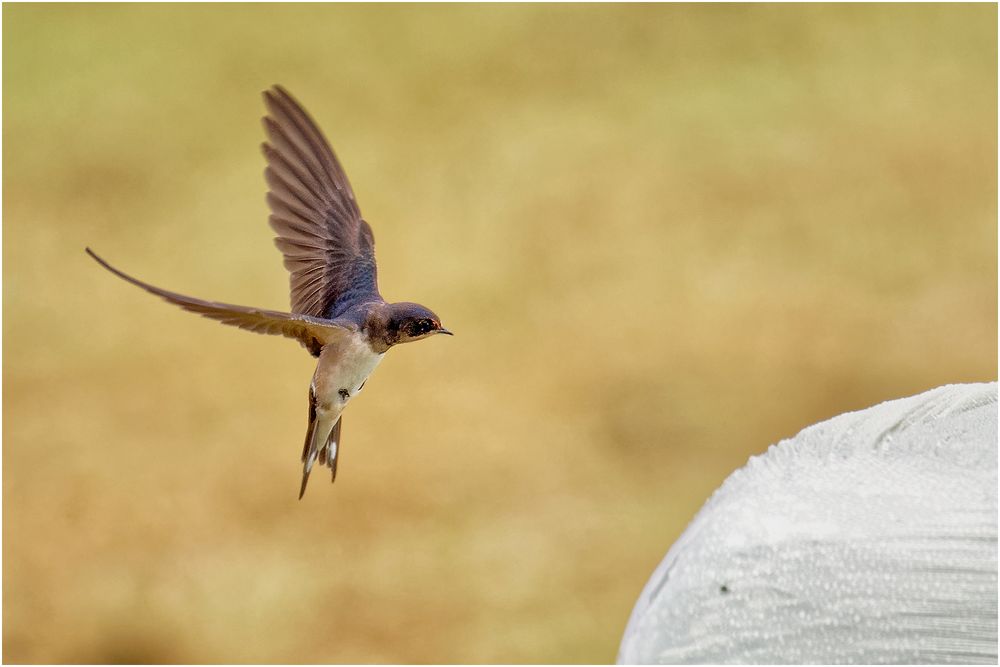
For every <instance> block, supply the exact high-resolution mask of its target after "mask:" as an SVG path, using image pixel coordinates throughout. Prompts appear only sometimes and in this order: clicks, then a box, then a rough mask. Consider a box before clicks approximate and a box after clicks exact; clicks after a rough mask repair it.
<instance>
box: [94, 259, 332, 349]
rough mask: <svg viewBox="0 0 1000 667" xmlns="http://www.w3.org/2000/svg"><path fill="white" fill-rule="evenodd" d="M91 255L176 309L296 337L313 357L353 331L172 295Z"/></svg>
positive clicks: (292, 316)
mask: <svg viewBox="0 0 1000 667" xmlns="http://www.w3.org/2000/svg"><path fill="white" fill-rule="evenodd" d="M87 254H88V255H90V256H91V257H93V258H94V259H95V260H96V261H97V263H98V264H100V265H101V266H103V267H104V268H106V269H107V270H108V271H110V272H111V273H113V274H115V275H116V276H118V277H119V278H122V279H123V280H127V281H128V282H130V283H132V284H133V285H136V286H138V287H141V288H142V289H144V290H146V291H147V292H150V293H151V294H155V295H156V296H158V297H160V298H162V299H164V300H165V301H168V302H170V303H172V304H174V305H175V306H180V307H181V308H183V309H184V310H188V311H190V312H192V313H198V314H199V315H202V316H204V317H208V318H211V319H213V320H218V321H219V322H222V323H223V324H230V325H232V326H236V327H240V328H241V329H246V330H248V331H253V332H255V333H261V334H271V335H275V336H287V337H288V338H294V339H296V340H297V341H299V342H300V343H302V346H303V347H305V348H306V349H308V350H309V352H310V353H312V355H313V356H317V357H318V356H319V353H320V350H322V348H323V346H324V345H326V344H327V343H329V342H331V341H333V340H336V339H337V338H339V337H341V336H345V335H348V334H349V333H351V331H352V329H351V328H350V327H349V326H348V325H347V324H346V323H345V324H339V323H337V322H331V321H328V320H322V319H319V318H315V317H309V316H308V315H298V314H293V313H282V312H278V311H275V310H262V309H260V308H248V307H247V306H234V305H232V304H228V303H217V302H214V301H203V300H201V299H196V298H194V297H190V296H185V295H183V294H177V293H176V292H169V291H167V290H165V289H160V288H159V287H154V286H153V285H150V284H148V283H144V282H142V281H141V280H139V279H137V278H133V277H132V276H130V275H128V274H127V273H124V272H123V271H119V270H118V269H116V268H115V267H113V266H111V265H110V264H108V263H107V262H105V261H104V260H103V259H101V258H100V257H98V256H97V253H95V252H94V251H93V250H91V249H90V248H87Z"/></svg>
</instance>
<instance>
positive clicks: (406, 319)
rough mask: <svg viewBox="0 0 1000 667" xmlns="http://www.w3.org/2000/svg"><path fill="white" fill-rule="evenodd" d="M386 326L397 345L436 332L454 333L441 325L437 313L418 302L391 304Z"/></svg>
mask: <svg viewBox="0 0 1000 667" xmlns="http://www.w3.org/2000/svg"><path fill="white" fill-rule="evenodd" d="M386 328H387V330H388V333H389V336H390V337H391V338H393V339H394V344H397V345H398V344H399V343H410V342H413V341H415V340H420V339H421V338H427V337H428V336H433V335H435V334H448V335H449V336H451V335H453V334H452V333H451V332H450V331H448V330H447V329H445V328H444V327H443V326H441V319H440V318H439V317H438V316H437V315H435V314H434V313H432V312H431V311H430V309H428V308H424V307H423V306H421V305H420V304H418V303H405V302H404V303H393V304H390V305H389V313H388V322H387V326H386Z"/></svg>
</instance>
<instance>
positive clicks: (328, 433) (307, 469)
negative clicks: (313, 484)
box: [299, 417, 341, 500]
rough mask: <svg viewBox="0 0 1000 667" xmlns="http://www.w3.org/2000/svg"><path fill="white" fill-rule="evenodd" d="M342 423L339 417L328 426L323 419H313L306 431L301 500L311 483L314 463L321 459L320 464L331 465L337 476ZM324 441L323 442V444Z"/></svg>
mask: <svg viewBox="0 0 1000 667" xmlns="http://www.w3.org/2000/svg"><path fill="white" fill-rule="evenodd" d="M340 423H341V418H340V417H338V418H337V421H336V422H334V424H333V426H330V427H327V426H326V424H329V422H326V423H325V424H324V423H323V421H322V420H313V421H312V422H311V423H310V424H309V429H308V431H307V432H306V446H305V452H304V453H303V466H302V486H301V487H300V488H299V500H302V496H303V495H305V492H306V485H307V484H308V483H309V473H311V472H312V468H313V464H315V463H316V461H317V459H318V460H319V463H320V465H327V466H330V469H331V471H332V473H333V479H336V478H337V454H338V452H339V449H340V447H339V445H340ZM321 443H322V444H321Z"/></svg>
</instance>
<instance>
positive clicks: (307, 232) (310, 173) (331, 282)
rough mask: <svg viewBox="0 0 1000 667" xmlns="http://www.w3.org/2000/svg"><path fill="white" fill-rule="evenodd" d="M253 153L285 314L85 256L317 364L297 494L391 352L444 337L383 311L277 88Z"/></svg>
mask: <svg viewBox="0 0 1000 667" xmlns="http://www.w3.org/2000/svg"><path fill="white" fill-rule="evenodd" d="M264 104H265V106H266V107H267V115H266V116H264V119H263V122H264V130H265V132H266V134H267V141H266V142H265V143H264V144H263V145H262V149H263V152H264V157H265V159H266V160H267V168H266V169H265V170H264V178H265V179H266V181H267V185H268V193H267V203H268V206H269V207H270V209H271V215H270V217H269V218H268V222H269V223H270V225H271V228H272V229H273V230H274V231H275V233H276V234H277V237H276V238H275V239H274V242H275V245H277V246H278V249H279V250H280V251H281V252H282V254H283V255H284V264H285V268H286V269H288V271H289V272H290V274H291V276H290V285H291V312H289V313H286V312H280V311H274V310H264V309H261V308H250V307H247V306H235V305H232V304H228V303H219V302H215V301H203V300H202V299H196V298H194V297H190V296H185V295H183V294H177V293H176V292H170V291H167V290H165V289H161V288H159V287H154V286H153V285H150V284H148V283H145V282H142V281H141V280H138V279H137V278H133V277H132V276H130V275H128V274H126V273H124V272H122V271H120V270H118V269H116V268H115V267H113V266H111V265H110V264H108V263H107V262H106V261H104V260H103V259H101V258H100V257H98V256H97V254H96V253H95V252H94V251H92V250H91V249H90V248H87V249H86V250H87V253H88V254H89V255H90V256H91V257H93V258H94V259H95V260H97V262H98V263H99V264H100V265H101V266H103V267H104V268H106V269H107V270H108V271H110V272H112V273H113V274H115V275H116V276H118V277H120V278H122V279H124V280H127V281H128V282H130V283H132V284H133V285H137V286H139V287H141V288H142V289H144V290H146V291H147V292H150V293H152V294H155V295H156V296H159V297H161V298H163V299H164V300H166V301H168V302H170V303H172V304H174V305H176V306H180V307H181V308H183V309H184V310H187V311H190V312H192V313H197V314H199V315H202V316H204V317H208V318H211V319H214V320H218V321H219V322H222V323H223V324H229V325H232V326H237V327H240V328H242V329H247V330H248V331H253V332H256V333H262V334H271V335H275V336H285V337H287V338H294V339H296V340H298V341H299V342H300V343H301V344H302V346H303V347H305V348H306V349H307V350H308V351H309V353H310V354H311V355H312V356H314V357H316V358H317V359H318V362H317V363H316V371H315V373H313V378H312V382H311V383H310V385H309V426H308V428H307V429H306V438H305V446H304V447H303V449H302V464H303V466H302V485H301V487H300V489H299V498H300V499H301V498H302V495H303V494H304V493H305V491H306V484H307V483H308V482H309V473H310V472H311V471H312V468H313V465H314V464H315V463H316V462H317V461H319V463H320V465H326V466H329V468H330V471H331V478H332V479H334V480H335V479H336V477H337V460H338V453H339V450H340V444H341V439H340V438H341V425H342V423H343V416H342V415H343V412H344V408H346V407H347V404H348V403H350V401H351V399H353V398H354V397H355V396H356V395H357V394H358V393H360V392H361V390H362V388H363V387H364V385H365V380H366V379H368V376H369V375H371V373H372V371H373V370H375V367H376V366H377V365H378V363H379V362H380V361H381V360H382V357H383V356H384V355H385V353H386V351H387V350H388V349H389V348H391V347H393V346H394V345H399V344H401V343H409V342H412V341H416V340H421V339H424V338H427V337H429V336H433V335H436V334H448V335H451V332H450V331H448V330H447V329H445V328H444V327H442V326H441V320H440V318H439V317H438V316H437V315H435V314H434V313H433V312H432V311H431V310H429V309H428V308H426V307H424V306H421V305H420V304H416V303H409V302H404V303H386V301H385V300H384V299H383V298H382V295H381V294H380V293H379V290H378V280H377V269H376V264H375V240H374V237H373V235H372V230H371V227H370V226H369V225H368V223H367V222H366V221H365V220H364V218H362V217H361V211H360V210H359V209H358V204H357V201H356V200H355V198H354V192H353V191H352V190H351V184H350V183H349V182H348V180H347V175H346V174H345V173H344V169H343V167H341V166H340V162H339V161H338V160H337V156H336V155H335V154H334V152H333V149H332V148H330V144H329V143H328V142H327V141H326V139H325V138H324V137H323V133H322V132H320V130H319V127H317V126H316V123H315V122H313V120H312V119H311V118H310V117H309V115H308V114H307V113H306V111H305V109H303V108H302V106H301V105H299V103H298V102H296V101H295V99H294V98H293V97H292V96H291V95H290V94H289V93H288V91H286V90H285V89H284V88H282V87H281V86H274V87H272V88H271V89H270V90H267V91H265V92H264Z"/></svg>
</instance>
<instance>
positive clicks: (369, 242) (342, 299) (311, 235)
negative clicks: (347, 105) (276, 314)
mask: <svg viewBox="0 0 1000 667" xmlns="http://www.w3.org/2000/svg"><path fill="white" fill-rule="evenodd" d="M264 104H265V105H266V106H267V112H268V115H267V116H264V130H265V132H266V133H267V142H266V143H264V144H263V146H262V148H263V151H264V157H265V158H266V159H267V169H265V171H264V178H265V179H266V180H267V185H268V188H269V191H268V193H267V203H268V206H270V208H271V216H270V218H268V222H269V223H270V224H271V228H272V229H274V231H275V232H276V233H277V234H278V236H277V237H276V238H275V240H274V242H275V245H277V246H278V249H279V250H281V252H282V253H283V254H284V256H285V268H286V269H288V271H289V272H290V273H291V277H290V286H291V301H292V312H293V313H301V314H304V315H311V316H313V317H325V318H328V319H333V318H334V317H336V316H338V315H340V314H342V313H343V312H344V311H345V310H347V309H348V308H350V307H351V306H353V305H355V304H359V303H364V302H367V301H381V300H382V297H381V296H380V295H379V292H378V282H377V274H376V268H375V241H374V237H373V236H372V230H371V227H370V226H369V225H368V223H367V222H365V221H364V220H363V219H362V218H361V211H360V210H359V209H358V204H357V202H356V201H355V200H354V192H353V191H352V190H351V184H350V183H349V182H348V180H347V175H346V174H345V173H344V169H343V167H341V166H340V162H338V161H337V156H336V155H335V154H334V152H333V149H332V148H330V144H329V143H327V141H326V139H325V138H323V134H322V132H320V130H319V128H318V127H317V126H316V124H315V123H314V122H313V121H312V119H311V118H310V117H309V115H308V114H307V113H306V112H305V110H304V109H303V108H302V107H301V106H300V105H299V103H298V102H296V101H295V100H294V99H293V98H292V96H291V95H289V94H288V91H286V90H285V89H284V88H282V87H281V86H274V87H273V88H271V89H270V90H267V91H265V92H264Z"/></svg>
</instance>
